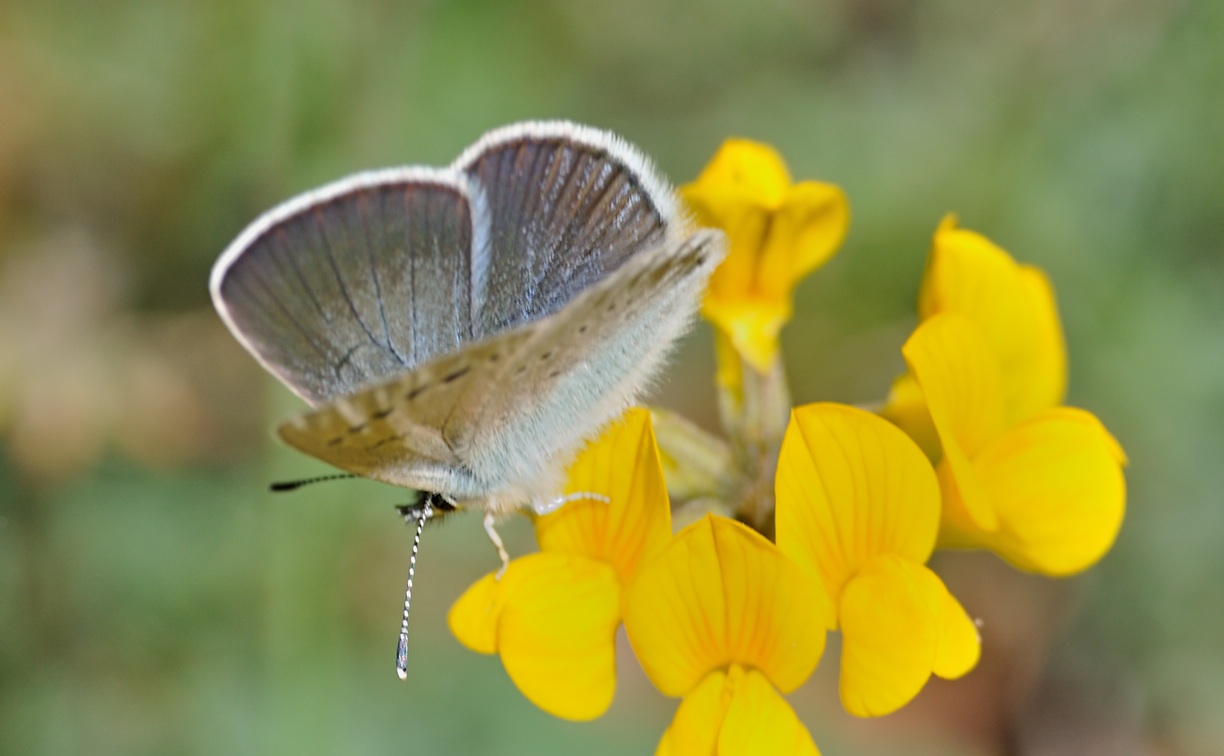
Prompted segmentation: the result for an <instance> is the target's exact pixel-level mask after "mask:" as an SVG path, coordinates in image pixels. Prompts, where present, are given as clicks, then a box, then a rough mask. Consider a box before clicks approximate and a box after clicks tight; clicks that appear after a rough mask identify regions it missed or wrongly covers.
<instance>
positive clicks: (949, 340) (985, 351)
mask: <svg viewBox="0 0 1224 756" xmlns="http://www.w3.org/2000/svg"><path fill="white" fill-rule="evenodd" d="M901 352H902V354H904V355H905V360H906V362H907V363H909V367H910V371H911V372H912V373H913V374H914V378H915V379H916V380H917V381H918V385H919V386H920V387H921V388H922V393H923V396H925V397H926V402H927V408H928V409H929V410H930V413H931V421H932V422H933V423H934V424H935V430H936V432H938V434H939V441H940V444H941V446H942V447H943V453H944V461H945V463H946V464H948V465H949V466H950V468H951V471H952V479H953V480H954V482H955V485H956V488H957V491H958V494H959V496H960V499H961V501H963V503H964V506H965V510H966V512H967V513H968V515H969V517H970V518H971V519H972V521H973V522H974V523H975V524H976V526H977V527H979V528H981V529H983V530H993V529H994V528H996V527H998V520H997V516H996V513H995V507H994V505H993V504H992V503H991V501H990V499H989V497H988V496H987V494H986V492H985V489H983V488H982V485H981V481H979V480H978V477H977V473H976V471H975V470H974V469H973V466H972V464H970V461H969V460H970V459H971V458H972V457H973V456H974V455H976V454H977V452H978V451H979V450H980V449H981V448H982V447H983V446H985V445H986V444H987V443H990V442H991V441H993V440H994V439H996V438H998V436H999V435H1000V434H1001V433H1002V431H1003V398H1002V384H1001V378H1000V376H999V365H998V362H997V360H996V358H995V356H994V353H993V352H992V351H991V350H990V348H989V346H988V345H987V344H986V340H985V338H984V336H983V335H982V332H981V329H980V328H978V326H977V324H976V323H975V322H973V321H972V320H970V319H969V318H968V317H966V316H964V315H960V314H955V313H947V314H943V315H936V316H935V317H932V318H930V319H929V320H927V321H925V322H924V323H922V324H921V325H920V326H918V329H917V330H915V331H914V333H913V335H912V336H910V338H909V341H907V342H906V343H905V346H904V347H902V349H901Z"/></svg>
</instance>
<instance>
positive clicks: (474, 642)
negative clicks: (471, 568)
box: [446, 559, 519, 654]
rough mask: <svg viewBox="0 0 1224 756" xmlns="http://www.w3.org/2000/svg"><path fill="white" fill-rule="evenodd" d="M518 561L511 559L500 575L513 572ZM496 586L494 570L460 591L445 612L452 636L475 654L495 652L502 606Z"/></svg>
mask: <svg viewBox="0 0 1224 756" xmlns="http://www.w3.org/2000/svg"><path fill="white" fill-rule="evenodd" d="M518 562H519V560H517V559H516V560H514V561H513V562H511V563H510V565H509V566H508V567H507V568H506V574H505V575H503V576H502V577H503V578H506V577H507V576H509V575H510V574H511V573H512V572H516V571H517V568H516V567H515V565H516V564H518ZM498 587H499V583H498V580H497V579H496V577H495V573H492V572H490V573H489V574H488V575H485V576H484V577H482V578H481V579H480V580H477V581H476V582H475V583H473V584H472V586H471V587H470V588H468V589H467V590H466V591H464V592H463V595H462V596H460V597H459V599H458V600H457V601H455V603H454V604H452V605H451V609H450V612H449V613H448V614H447V615H446V624H447V625H449V626H450V630H451V632H452V633H453V634H454V636H455V638H457V639H458V640H459V642H460V643H462V644H463V645H465V646H467V647H468V648H469V649H471V650H472V651H475V652H476V653H478V654H495V653H497V622H498V619H499V618H500V617H501V609H502V603H501V595H500V592H499V591H498Z"/></svg>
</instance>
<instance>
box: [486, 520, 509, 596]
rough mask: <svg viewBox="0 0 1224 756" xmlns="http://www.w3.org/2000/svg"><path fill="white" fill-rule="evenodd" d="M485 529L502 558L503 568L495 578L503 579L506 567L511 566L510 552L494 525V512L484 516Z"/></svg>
mask: <svg viewBox="0 0 1224 756" xmlns="http://www.w3.org/2000/svg"><path fill="white" fill-rule="evenodd" d="M484 529H485V533H487V534H488V536H489V540H490V541H492V542H493V545H494V546H495V547H496V548H497V556H498V557H499V558H500V559H501V563H502V564H501V569H500V570H498V571H497V576H496V577H495V578H494V579H495V580H501V577H502V575H505V574H506V568H507V567H509V566H510V553H509V552H507V551H506V545H505V544H504V543H502V539H501V536H500V535H498V533H497V528H495V527H494V523H493V513H492V512H487V513H485V516H484Z"/></svg>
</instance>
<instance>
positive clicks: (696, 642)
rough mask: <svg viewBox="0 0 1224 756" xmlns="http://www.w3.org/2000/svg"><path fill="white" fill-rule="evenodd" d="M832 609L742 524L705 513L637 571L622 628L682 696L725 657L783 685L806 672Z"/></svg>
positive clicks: (663, 685) (646, 664)
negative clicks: (704, 515)
mask: <svg viewBox="0 0 1224 756" xmlns="http://www.w3.org/2000/svg"><path fill="white" fill-rule="evenodd" d="M830 612H831V609H830V607H829V603H828V598H827V597H826V596H825V594H824V591H823V590H822V587H821V585H820V583H819V582H818V581H817V580H816V579H815V578H814V577H810V576H809V575H808V574H807V573H805V572H804V571H803V570H802V569H800V568H799V567H798V566H797V565H795V564H794V563H792V562H791V561H790V560H788V559H787V558H786V557H785V556H783V555H782V553H781V552H779V551H778V550H777V547H775V546H774V545H773V544H771V543H770V542H769V541H767V540H765V539H764V538H762V537H761V536H760V535H759V534H757V533H756V532H754V531H752V530H750V529H749V528H747V527H745V526H743V525H741V524H739V523H737V522H734V521H732V520H728V519H725V518H721V517H714V516H711V515H707V516H706V517H705V518H703V519H701V520H699V521H697V522H695V523H693V524H692V525H690V526H688V527H687V528H685V529H684V530H683V531H681V532H680V534H679V535H677V536H676V538H675V539H674V540H673V541H672V542H671V544H670V545H668V547H667V548H666V549H665V550H664V551H663V552H662V553H661V554H660V555H659V556H657V557H655V558H654V559H652V560H651V561H650V562H648V563H647V564H645V565H643V567H642V568H641V569H639V570H638V572H637V575H636V576H635V577H634V579H633V582H632V584H631V586H630V588H629V593H628V595H627V596H626V598H625V630H626V632H627V633H628V635H629V640H630V642H631V643H632V644H633V648H634V651H635V652H636V654H637V657H638V661H640V662H641V664H642V668H643V669H644V670H645V671H646V674H647V675H648V676H649V677H650V679H651V680H652V681H653V682H654V684H655V686H656V687H658V688H659V690H661V691H663V692H664V693H666V694H667V695H670V696H682V695H684V694H686V693H688V692H689V691H690V690H692V689H693V688H694V687H695V686H696V685H697V683H698V682H700V681H701V679H702V678H703V677H705V675H706V674H707V673H709V672H710V671H711V670H714V669H718V668H720V667H724V666H726V665H728V664H731V663H733V662H737V663H740V664H743V665H745V666H751V667H755V668H757V669H759V670H761V671H762V672H763V673H764V674H765V675H766V676H767V677H769V679H770V680H771V681H773V683H774V685H775V686H776V687H777V688H779V689H780V690H782V691H784V692H788V691H791V690H794V689H795V688H796V687H798V686H799V685H800V684H801V683H802V682H803V681H804V680H805V679H807V677H808V676H809V675H810V674H811V672H812V669H814V668H815V666H816V662H817V661H819V660H820V654H821V652H822V651H823V650H824V635H825V631H824V628H825V627H826V626H827V625H828V623H829V620H830Z"/></svg>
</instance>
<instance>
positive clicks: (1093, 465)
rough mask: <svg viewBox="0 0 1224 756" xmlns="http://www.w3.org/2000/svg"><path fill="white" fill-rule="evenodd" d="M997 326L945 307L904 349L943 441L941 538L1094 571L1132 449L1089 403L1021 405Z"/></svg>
mask: <svg viewBox="0 0 1224 756" xmlns="http://www.w3.org/2000/svg"><path fill="white" fill-rule="evenodd" d="M986 334H987V331H986V329H984V328H983V327H981V326H980V325H979V324H978V322H977V321H975V320H973V319H970V318H969V317H968V316H966V315H962V314H959V313H944V314H941V315H936V316H934V317H932V318H930V319H928V320H927V321H926V322H924V323H923V324H922V325H921V326H919V327H918V330H916V331H915V332H914V334H913V335H912V336H911V337H910V339H909V341H908V342H906V344H905V346H904V347H903V349H902V353H903V354H904V355H905V360H906V362H907V363H908V364H909V368H910V371H911V372H912V373H913V375H914V378H915V380H916V382H917V384H918V386H919V387H920V389H921V392H922V395H923V397H924V399H925V401H926V406H927V408H928V409H929V411H930V417H931V420H932V422H933V424H934V427H935V430H936V432H937V433H938V436H939V441H940V444H941V446H942V448H943V460H942V461H941V462H940V464H939V468H938V474H939V480H940V484H941V488H942V490H943V501H944V510H943V528H942V531H941V533H940V545H942V546H959V547H977V548H989V549H993V550H994V551H995V552H997V553H998V554H1000V555H1001V556H1002V557H1004V558H1005V559H1007V560H1008V561H1010V562H1012V563H1013V564H1014V565H1016V566H1017V567H1020V568H1021V569H1025V570H1030V571H1033V572H1040V573H1043V574H1046V575H1055V576H1059V575H1070V574H1072V573H1075V572H1079V571H1081V570H1084V569H1086V568H1087V567H1089V566H1091V565H1092V564H1093V563H1095V562H1096V561H1097V560H1098V559H1100V558H1101V557H1102V556H1104V554H1105V552H1107V551H1108V550H1109V547H1110V546H1111V545H1112V544H1113V541H1114V538H1115V537H1116V536H1117V534H1118V529H1119V528H1120V527H1121V524H1122V516H1123V512H1124V510H1125V503H1126V482H1125V480H1124V479H1123V476H1122V467H1123V466H1124V465H1125V464H1126V455H1125V453H1124V452H1123V451H1122V448H1121V447H1120V446H1119V445H1118V442H1117V441H1115V440H1114V438H1113V437H1112V436H1111V435H1110V434H1109V432H1108V431H1106V430H1105V428H1104V426H1103V425H1101V423H1100V421H1098V420H1097V419H1096V417H1094V416H1093V415H1092V414H1091V413H1089V412H1085V411H1084V410H1079V409H1073V408H1070V407H1047V408H1045V409H1041V410H1038V411H1036V412H1035V413H1029V414H1028V415H1022V414H1020V413H1017V412H1016V411H1015V405H1014V404H1010V405H1009V388H1008V386H1009V381H1008V380H1007V378H1006V377H1005V376H1006V373H1005V366H1004V364H1003V363H1001V361H1000V359H999V353H998V350H997V349H995V348H993V347H992V345H991V344H990V343H989V342H988V341H987V335H986ZM1008 369H1017V368H1016V367H1015V366H1014V365H1013V366H1010V368H1008ZM1012 398H1014V397H1012ZM1018 417H1020V418H1022V419H1017V418H1018Z"/></svg>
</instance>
